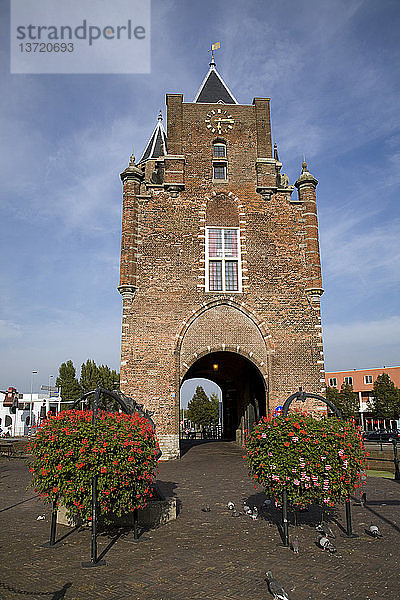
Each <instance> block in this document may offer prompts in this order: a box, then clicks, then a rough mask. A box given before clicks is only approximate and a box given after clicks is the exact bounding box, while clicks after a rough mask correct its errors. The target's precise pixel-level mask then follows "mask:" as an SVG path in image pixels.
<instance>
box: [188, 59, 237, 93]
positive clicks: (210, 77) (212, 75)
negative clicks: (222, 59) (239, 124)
mask: <svg viewBox="0 0 400 600" xmlns="http://www.w3.org/2000/svg"><path fill="white" fill-rule="evenodd" d="M193 102H202V103H205V104H217V103H223V104H239V103H238V101H237V100H236V98H235V96H234V95H233V94H232V92H231V91H230V89H229V88H228V86H227V85H226V83H225V81H224V80H223V79H222V77H221V75H220V74H219V73H218V71H217V68H216V66H215V60H214V57H212V58H211V62H210V68H209V70H208V73H207V75H206V76H205V77H204V79H203V82H202V84H201V86H200V88H199V91H198V92H197V94H196V96H195V99H194V100H193Z"/></svg>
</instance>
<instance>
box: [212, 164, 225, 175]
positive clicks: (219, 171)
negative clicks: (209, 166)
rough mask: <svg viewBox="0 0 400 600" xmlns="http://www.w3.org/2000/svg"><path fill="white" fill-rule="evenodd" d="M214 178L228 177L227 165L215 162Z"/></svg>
mask: <svg viewBox="0 0 400 600" xmlns="http://www.w3.org/2000/svg"><path fill="white" fill-rule="evenodd" d="M213 179H226V165H225V164H224V163H213Z"/></svg>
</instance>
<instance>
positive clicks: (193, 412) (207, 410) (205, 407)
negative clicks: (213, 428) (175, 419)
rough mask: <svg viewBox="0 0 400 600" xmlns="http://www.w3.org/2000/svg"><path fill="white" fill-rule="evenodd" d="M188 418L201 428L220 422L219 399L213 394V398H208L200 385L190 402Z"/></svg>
mask: <svg viewBox="0 0 400 600" xmlns="http://www.w3.org/2000/svg"><path fill="white" fill-rule="evenodd" d="M186 418H187V419H189V420H190V421H192V423H196V424H197V425H200V426H201V427H208V426H210V425H211V423H216V422H217V421H218V397H217V396H216V394H212V396H211V398H209V397H208V396H207V394H206V393H205V391H204V390H203V388H202V387H201V386H200V385H199V386H197V388H196V392H195V394H193V396H192V399H191V400H190V402H189V404H188V407H187V411H186Z"/></svg>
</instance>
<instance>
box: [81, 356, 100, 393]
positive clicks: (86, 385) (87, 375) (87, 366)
mask: <svg viewBox="0 0 400 600" xmlns="http://www.w3.org/2000/svg"><path fill="white" fill-rule="evenodd" d="M80 384H81V386H82V388H83V389H84V391H85V392H90V391H91V390H95V389H96V388H97V387H98V386H99V385H101V384H100V376H99V369H98V367H97V365H96V363H95V362H94V360H91V359H90V358H88V360H87V361H86V362H85V363H83V364H82V366H81V378H80Z"/></svg>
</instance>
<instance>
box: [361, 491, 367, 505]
mask: <svg viewBox="0 0 400 600" xmlns="http://www.w3.org/2000/svg"><path fill="white" fill-rule="evenodd" d="M360 504H361V506H362V507H363V508H364V507H365V505H366V504H367V494H366V493H365V492H363V493H362V494H361V499H360Z"/></svg>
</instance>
